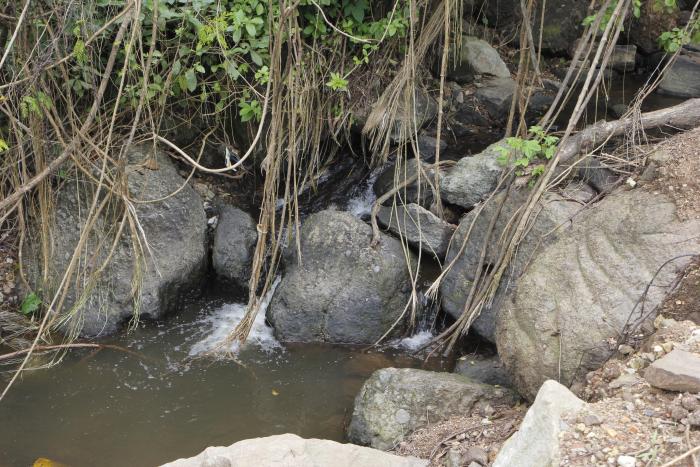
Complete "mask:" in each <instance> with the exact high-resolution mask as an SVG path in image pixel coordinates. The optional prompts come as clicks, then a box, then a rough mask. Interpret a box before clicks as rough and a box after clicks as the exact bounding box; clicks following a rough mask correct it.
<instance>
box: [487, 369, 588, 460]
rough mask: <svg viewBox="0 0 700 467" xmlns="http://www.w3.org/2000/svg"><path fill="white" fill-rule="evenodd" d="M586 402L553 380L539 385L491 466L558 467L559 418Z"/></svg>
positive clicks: (572, 412)
mask: <svg viewBox="0 0 700 467" xmlns="http://www.w3.org/2000/svg"><path fill="white" fill-rule="evenodd" d="M585 406H586V403H585V402H583V401H582V400H581V399H579V398H578V397H576V396H575V395H574V394H573V393H571V391H569V390H568V389H566V388H565V387H564V386H562V385H561V384H559V383H557V382H556V381H554V380H549V381H547V382H545V383H544V384H543V385H542V388H541V389H540V390H539V392H538V393H537V397H536V398H535V402H534V403H533V404H532V406H531V407H530V408H529V409H528V411H527V413H526V414H525V418H524V419H523V422H522V423H521V424H520V428H519V429H518V431H517V432H515V433H514V434H513V435H512V436H511V437H510V438H508V439H507V440H506V442H505V443H504V444H503V446H502V447H501V450H500V451H499V452H498V455H497V456H496V459H495V460H494V461H493V465H494V467H549V466H551V467H554V466H558V465H559V461H560V454H559V433H560V432H561V429H562V428H561V426H562V420H561V419H562V418H563V417H564V416H571V415H574V414H576V413H578V412H580V411H581V410H582V409H584V408H585Z"/></svg>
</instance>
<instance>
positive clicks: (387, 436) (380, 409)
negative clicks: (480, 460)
mask: <svg viewBox="0 0 700 467" xmlns="http://www.w3.org/2000/svg"><path fill="white" fill-rule="evenodd" d="M514 401H515V398H514V394H513V393H512V392H511V391H510V390H507V389H504V388H496V387H494V386H489V385H485V384H479V383H476V382H474V381H472V380H470V379H469V378H465V377H464V376H460V375H456V374H453V373H436V372H431V371H424V370H415V369H410V368H402V369H397V368H384V369H381V370H377V371H375V372H374V373H373V374H372V376H371V377H370V378H369V379H368V380H367V381H366V382H365V384H364V386H362V389H361V390H360V393H359V394H358V395H357V397H356V398H355V408H354V410H353V414H352V420H351V422H350V426H349V427H348V439H349V440H350V441H351V442H353V443H358V444H364V445H370V446H372V447H374V448H377V449H383V450H388V449H391V448H393V447H394V446H395V445H396V444H398V443H399V442H400V441H401V440H402V439H403V438H404V436H405V435H407V434H409V433H410V432H412V431H414V430H416V429H418V428H422V427H424V426H427V425H428V424H432V423H436V422H439V421H442V420H446V419H447V418H449V417H451V416H454V415H455V414H463V415H466V414H468V413H469V412H470V411H471V410H472V409H473V408H474V406H475V405H476V404H477V403H479V402H482V403H486V402H490V403H492V404H495V403H511V402H514Z"/></svg>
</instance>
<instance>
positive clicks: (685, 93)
mask: <svg viewBox="0 0 700 467" xmlns="http://www.w3.org/2000/svg"><path fill="white" fill-rule="evenodd" d="M698 76H700V52H689V51H688V52H683V53H681V54H680V55H679V56H678V57H677V58H676V61H675V62H674V63H673V65H671V67H670V69H668V70H666V73H665V74H664V77H663V78H662V79H661V83H659V88H658V89H659V92H660V93H662V94H668V95H670V96H677V97H686V98H691V97H700V79H698Z"/></svg>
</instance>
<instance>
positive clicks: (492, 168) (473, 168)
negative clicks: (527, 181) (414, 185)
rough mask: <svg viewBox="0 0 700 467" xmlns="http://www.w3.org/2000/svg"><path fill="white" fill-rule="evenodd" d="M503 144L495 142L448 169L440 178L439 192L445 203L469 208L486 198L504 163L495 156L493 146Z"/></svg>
mask: <svg viewBox="0 0 700 467" xmlns="http://www.w3.org/2000/svg"><path fill="white" fill-rule="evenodd" d="M501 144H503V143H502V142H500V141H499V142H498V143H494V144H492V145H491V146H489V147H488V148H486V149H485V150H484V151H482V152H480V153H479V154H476V155H474V156H467V157H463V158H461V159H460V160H459V161H458V162H457V164H455V166H454V167H452V169H451V170H449V171H448V172H447V174H445V176H444V177H442V178H441V179H440V196H441V197H442V199H443V200H444V201H447V202H448V203H452V204H456V205H458V206H461V207H463V208H465V209H471V208H472V207H474V205H475V204H477V203H478V202H480V201H482V200H483V199H485V198H486V197H487V196H488V195H490V194H491V192H492V191H493V190H494V189H495V188H496V185H497V183H498V178H499V177H500V176H501V172H502V171H503V166H501V165H500V164H499V163H498V161H497V160H496V159H497V158H498V156H499V153H498V151H497V150H496V148H497V147H498V146H499V145H501Z"/></svg>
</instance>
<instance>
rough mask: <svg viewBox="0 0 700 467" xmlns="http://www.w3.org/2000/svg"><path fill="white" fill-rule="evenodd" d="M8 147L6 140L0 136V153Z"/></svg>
mask: <svg viewBox="0 0 700 467" xmlns="http://www.w3.org/2000/svg"><path fill="white" fill-rule="evenodd" d="M8 149H10V147H9V146H8V145H7V141H5V140H4V139H2V138H0V153H2V152H5V151H7V150H8Z"/></svg>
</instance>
